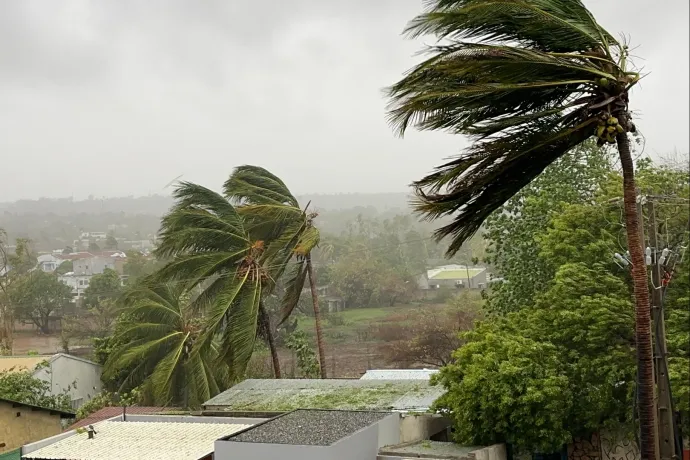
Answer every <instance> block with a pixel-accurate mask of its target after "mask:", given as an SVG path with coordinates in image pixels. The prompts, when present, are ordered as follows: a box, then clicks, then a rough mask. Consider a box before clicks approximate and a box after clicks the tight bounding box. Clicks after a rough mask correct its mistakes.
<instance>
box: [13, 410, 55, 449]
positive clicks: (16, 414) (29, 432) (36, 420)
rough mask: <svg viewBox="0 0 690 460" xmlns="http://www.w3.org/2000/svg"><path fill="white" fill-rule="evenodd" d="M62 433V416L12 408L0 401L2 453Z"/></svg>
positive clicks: (43, 411) (44, 411)
mask: <svg viewBox="0 0 690 460" xmlns="http://www.w3.org/2000/svg"><path fill="white" fill-rule="evenodd" d="M60 431H62V425H61V424H60V416H59V415H57V414H54V415H51V414H50V412H49V411H46V410H35V409H32V408H30V407H26V406H18V407H12V404H11V403H6V402H3V401H0V445H2V444H3V443H4V444H5V445H4V446H3V447H0V453H2V452H7V451H10V450H14V449H17V448H18V447H21V446H23V445H24V444H26V443H29V442H32V441H37V440H39V439H43V438H47V437H49V436H54V435H56V434H58V433H60Z"/></svg>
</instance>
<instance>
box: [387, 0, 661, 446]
mask: <svg viewBox="0 0 690 460" xmlns="http://www.w3.org/2000/svg"><path fill="white" fill-rule="evenodd" d="M407 32H408V33H410V34H411V35H413V36H420V35H424V34H433V35H435V36H436V37H437V38H438V39H439V40H443V41H444V43H443V44H440V45H436V46H432V47H431V48H430V53H431V54H432V56H431V57H430V58H429V59H427V60H426V61H424V62H423V63H421V64H419V65H418V66H417V67H416V68H414V69H413V70H412V71H410V72H409V73H408V74H407V75H406V76H405V77H404V78H403V79H402V80H400V81H399V82H398V83H396V84H394V85H393V86H392V87H391V88H390V90H389V95H390V97H391V99H392V104H391V108H390V119H391V121H392V123H393V124H394V125H395V126H396V128H397V129H398V131H399V132H400V133H401V134H402V133H404V132H405V131H406V130H407V128H408V127H409V126H410V125H414V126H416V127H418V128H420V129H422V130H446V131H449V132H452V133H456V134H464V135H468V136H470V137H471V140H472V141H473V144H472V147H470V148H469V149H468V150H467V151H466V152H465V154H464V155H462V156H460V157H459V158H457V159H454V160H452V161H449V162H447V163H446V164H444V165H442V166H440V167H439V168H437V170H436V171H435V172H433V173H432V174H430V175H428V176H426V177H424V178H423V179H421V180H419V181H417V182H415V184H414V186H415V191H416V194H417V197H418V201H417V204H416V209H417V210H418V211H419V212H421V213H422V214H424V215H425V216H426V217H427V218H430V219H434V218H437V217H440V216H449V215H453V221H452V222H451V223H449V224H447V225H444V226H443V227H441V228H440V229H439V230H438V231H437V232H436V235H437V236H438V237H439V238H442V237H445V236H451V237H452V241H451V243H450V246H449V249H448V251H449V253H450V254H454V253H456V252H457V251H458V250H459V249H460V247H461V245H462V243H463V242H464V241H465V240H466V239H468V238H469V237H470V236H471V235H473V234H474V233H475V232H476V231H477V230H478V229H479V228H480V226H481V225H482V223H483V222H484V221H485V220H486V219H487V218H488V217H489V216H490V215H491V214H492V213H493V212H494V211H495V210H497V209H498V208H500V207H501V206H502V205H503V204H504V203H505V202H506V201H507V200H509V199H510V198H511V197H513V196H514V195H515V194H516V193H518V192H519V191H520V190H521V189H522V188H523V187H525V186H526V185H528V184H529V183H530V182H531V181H532V180H534V179H535V178H536V177H538V176H539V175H540V174H541V173H542V172H543V171H544V169H545V168H546V167H547V166H549V165H550V164H552V163H553V162H554V161H555V160H557V159H558V158H560V157H562V156H563V155H565V154H566V153H567V152H568V151H569V150H571V149H572V148H574V147H576V146H577V145H580V144H582V143H583V142H584V141H585V140H587V139H589V138H591V137H592V136H596V137H597V138H598V143H599V144H600V145H601V144H603V143H605V142H608V143H611V144H615V145H616V146H617V148H618V153H619V157H620V160H621V166H622V170H623V192H624V193H623V197H624V203H625V205H624V211H625V222H626V233H627V241H628V248H629V251H630V256H631V262H632V279H633V286H634V293H635V299H636V314H637V317H636V328H635V330H636V333H637V337H636V342H637V354H638V367H639V391H638V392H637V393H638V396H639V405H638V407H639V412H640V422H641V423H640V425H641V436H640V438H641V449H640V451H641V455H642V457H643V458H645V459H653V458H655V445H656V436H655V433H654V431H653V426H654V419H655V416H654V412H655V411H654V376H653V361H652V359H653V358H652V347H651V330H650V328H649V326H648V325H649V324H650V303H649V292H648V286H647V273H646V267H645V257H644V251H643V242H642V241H640V235H639V225H640V222H639V220H640V216H638V213H637V209H636V206H635V198H636V190H635V180H634V169H633V159H632V155H631V147H630V140H629V137H628V133H629V132H633V133H634V132H635V126H634V124H633V123H632V116H631V114H630V112H629V107H628V102H629V100H628V91H629V89H630V88H631V87H632V86H634V85H635V84H636V83H637V82H638V80H639V78H640V76H639V74H637V73H635V72H631V71H629V70H628V57H629V53H628V48H627V46H626V45H624V44H622V43H620V42H619V41H618V40H616V39H615V38H614V37H613V36H612V35H611V34H610V33H608V32H607V31H606V30H604V29H603V28H602V27H601V26H600V25H599V24H598V23H597V22H596V20H595V19H594V16H593V15H592V14H591V13H590V12H589V11H588V10H587V8H585V6H584V5H583V4H582V2H581V1H580V0H529V1H524V2H521V3H519V4H518V3H514V2H508V3H496V2H494V1H489V0H434V1H433V2H432V3H431V5H430V8H429V9H428V10H427V11H426V12H425V13H423V14H421V15H419V16H417V17H416V18H415V19H414V20H413V21H412V22H411V23H410V24H409V26H408V27H407Z"/></svg>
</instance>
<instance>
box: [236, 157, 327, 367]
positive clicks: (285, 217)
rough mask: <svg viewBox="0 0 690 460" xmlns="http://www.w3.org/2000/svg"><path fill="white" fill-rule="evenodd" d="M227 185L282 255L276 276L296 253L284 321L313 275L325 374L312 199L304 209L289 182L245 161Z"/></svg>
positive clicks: (258, 231)
mask: <svg viewBox="0 0 690 460" xmlns="http://www.w3.org/2000/svg"><path fill="white" fill-rule="evenodd" d="M224 189H225V196H227V197H228V198H229V199H231V200H233V202H235V203H236V204H237V205H238V212H239V213H240V214H241V215H242V216H244V217H245V218H246V219H247V220H248V222H249V225H250V232H252V233H255V234H258V235H261V236H262V238H264V239H265V241H267V244H268V249H267V250H268V252H269V253H271V254H276V255H277V256H276V257H275V260H276V261H277V264H278V267H279V268H277V269H276V272H275V273H276V276H277V277H279V276H280V275H281V274H282V273H283V272H284V271H285V269H286V268H287V267H288V262H289V261H290V259H291V258H292V257H293V256H294V258H295V259H296V262H295V263H294V264H293V265H292V267H291V271H290V273H289V275H288V276H287V283H286V287H285V295H284V296H283V299H282V301H281V305H282V317H281V320H280V323H281V324H282V323H283V322H284V321H285V320H286V319H287V318H288V317H289V316H290V315H291V314H292V312H293V311H294V309H295V307H296V306H297V304H298V302H299V299H300V296H301V294H302V290H303V289H304V282H305V280H306V279H308V280H309V288H310V290H311V299H312V306H313V309H314V322H315V327H316V344H317V348H318V352H319V365H320V369H321V378H324V379H325V378H326V353H325V352H324V342H323V333H322V329H321V312H320V310H319V299H318V294H317V289H316V278H315V275H314V267H313V264H312V257H311V252H312V250H313V249H314V248H315V247H316V246H317V245H318V244H319V240H320V233H319V230H318V229H317V228H316V227H315V226H314V219H315V218H316V217H317V215H318V214H317V213H316V212H308V211H307V209H308V208H309V204H307V206H306V207H305V208H304V209H302V207H301V206H300V204H299V202H298V201H297V198H295V197H294V196H293V195H292V193H290V190H289V189H288V188H287V186H286V185H285V183H284V182H283V181H282V180H280V178H278V177H277V176H275V175H273V174H271V173H270V172H269V171H267V170H266V169H264V168H261V167H259V166H251V165H244V166H240V167H238V168H235V170H234V171H233V173H232V174H231V175H230V178H229V179H228V180H227V181H226V182H225V186H224ZM277 277H276V279H277Z"/></svg>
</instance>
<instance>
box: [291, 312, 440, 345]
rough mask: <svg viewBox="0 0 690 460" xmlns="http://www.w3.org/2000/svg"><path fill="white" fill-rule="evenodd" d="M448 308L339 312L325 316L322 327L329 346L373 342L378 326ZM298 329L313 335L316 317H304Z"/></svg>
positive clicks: (300, 319)
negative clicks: (373, 329) (425, 311)
mask: <svg viewBox="0 0 690 460" xmlns="http://www.w3.org/2000/svg"><path fill="white" fill-rule="evenodd" d="M444 306H445V305H419V304H404V305H396V306H394V307H370V308H352V309H346V310H344V311H342V312H339V313H326V314H324V315H323V321H322V327H323V332H324V335H325V336H326V339H327V341H328V342H329V343H343V342H350V341H352V340H355V341H359V342H361V341H367V340H370V338H369V337H367V333H368V331H369V330H370V329H371V327H372V326H374V325H376V324H377V323H385V322H389V321H395V322H397V323H400V322H405V321H406V320H408V319H409V317H411V316H413V315H415V314H418V313H419V312H423V311H424V310H428V309H438V308H444ZM297 327H298V329H299V330H302V331H304V332H306V333H307V334H309V335H313V334H314V333H315V332H314V318H312V317H309V316H300V317H299V323H298V326H297Z"/></svg>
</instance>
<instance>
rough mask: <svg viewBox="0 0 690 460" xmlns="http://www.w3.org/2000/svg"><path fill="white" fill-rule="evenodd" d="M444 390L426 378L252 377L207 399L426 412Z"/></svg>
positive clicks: (256, 405) (277, 407) (236, 407)
mask: <svg viewBox="0 0 690 460" xmlns="http://www.w3.org/2000/svg"><path fill="white" fill-rule="evenodd" d="M443 393H444V390H443V388H441V387H432V386H431V385H429V382H427V381H424V380H354V379H342V380H341V379H325V380H321V379H264V380H259V379H249V380H245V381H244V382H241V383H239V384H237V385H235V386H234V387H232V388H230V389H229V390H226V391H224V392H223V393H221V394H219V395H217V396H216V397H214V398H212V399H210V400H208V401H206V402H205V403H204V407H206V408H220V409H222V410H227V411H274V412H281V411H289V410H293V409H346V410H347V409H349V410H393V411H426V410H428V409H429V407H430V406H431V405H432V404H433V402H434V401H435V400H436V399H437V398H438V397H439V396H441V395H442V394H443Z"/></svg>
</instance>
